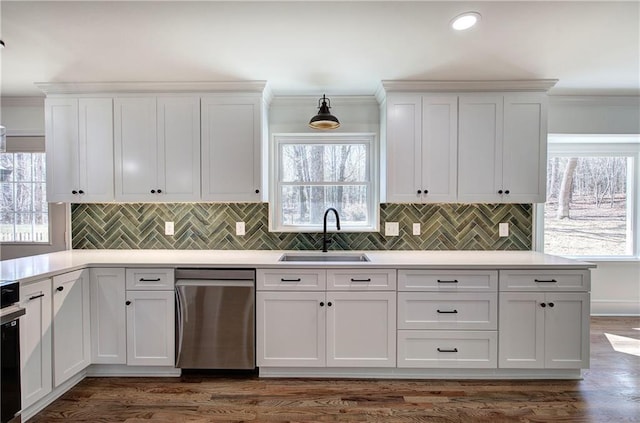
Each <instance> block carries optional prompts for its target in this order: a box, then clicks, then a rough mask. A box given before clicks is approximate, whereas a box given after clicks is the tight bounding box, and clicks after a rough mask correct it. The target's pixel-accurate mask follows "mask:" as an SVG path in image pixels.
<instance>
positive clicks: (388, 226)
mask: <svg viewBox="0 0 640 423" xmlns="http://www.w3.org/2000/svg"><path fill="white" fill-rule="evenodd" d="M384 235H385V236H398V235H400V224H399V223H398V222H386V223H385V224H384Z"/></svg>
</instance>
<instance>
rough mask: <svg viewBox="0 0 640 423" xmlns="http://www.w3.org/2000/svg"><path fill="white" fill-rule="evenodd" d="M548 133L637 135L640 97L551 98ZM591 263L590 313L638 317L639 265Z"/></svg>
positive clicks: (639, 300)
mask: <svg viewBox="0 0 640 423" xmlns="http://www.w3.org/2000/svg"><path fill="white" fill-rule="evenodd" d="M549 133H553V134H640V97H637V96H620V97H608V96H600V97H599V96H550V97H549ZM638 183H640V181H639V182H638ZM636 230H640V228H636ZM594 263H596V264H597V265H598V268H596V269H594V270H592V271H591V313H592V314H597V315H640V261H638V260H636V261H606V262H602V261H600V262H594Z"/></svg>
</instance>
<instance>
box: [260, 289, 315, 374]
mask: <svg viewBox="0 0 640 423" xmlns="http://www.w3.org/2000/svg"><path fill="white" fill-rule="evenodd" d="M326 309H327V306H326V304H325V293H324V292H281V291H280V292H258V293H257V294H256V349H257V351H256V362H257V365H258V367H324V365H325V351H326V348H325V345H326V344H325V339H326V337H325V328H326V326H325V320H326Z"/></svg>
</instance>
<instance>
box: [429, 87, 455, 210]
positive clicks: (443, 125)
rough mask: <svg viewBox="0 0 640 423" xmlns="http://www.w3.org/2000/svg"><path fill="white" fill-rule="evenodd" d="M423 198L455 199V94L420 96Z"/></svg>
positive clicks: (436, 201)
mask: <svg viewBox="0 0 640 423" xmlns="http://www.w3.org/2000/svg"><path fill="white" fill-rule="evenodd" d="M421 161H422V182H421V184H420V190H421V191H422V199H423V201H424V202H427V203H443V202H454V201H456V197H457V192H456V191H457V181H458V97H457V96H424V97H422V155H421Z"/></svg>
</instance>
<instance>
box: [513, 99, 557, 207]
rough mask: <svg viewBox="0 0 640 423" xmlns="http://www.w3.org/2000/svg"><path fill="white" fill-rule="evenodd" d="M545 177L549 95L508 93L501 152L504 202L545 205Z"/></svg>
mask: <svg viewBox="0 0 640 423" xmlns="http://www.w3.org/2000/svg"><path fill="white" fill-rule="evenodd" d="M546 176H547V96H546V95H542V94H506V95H505V96H504V140H503V149H502V186H503V187H502V189H503V192H505V201H508V202H513V203H526V202H535V203H544V202H545V201H546ZM506 191H509V193H508V194H506Z"/></svg>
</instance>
